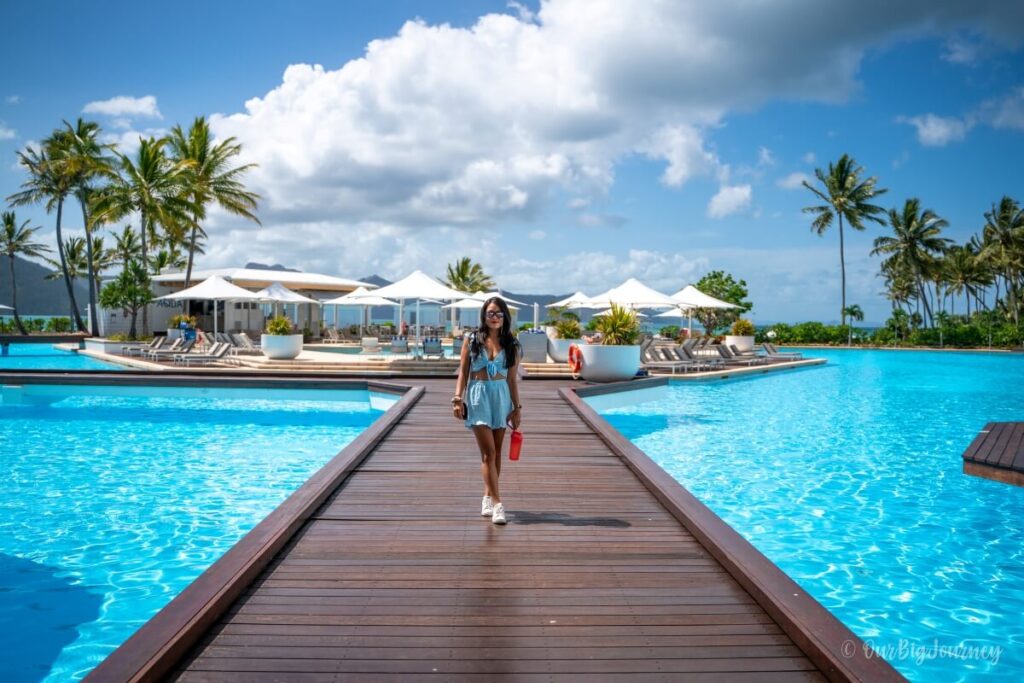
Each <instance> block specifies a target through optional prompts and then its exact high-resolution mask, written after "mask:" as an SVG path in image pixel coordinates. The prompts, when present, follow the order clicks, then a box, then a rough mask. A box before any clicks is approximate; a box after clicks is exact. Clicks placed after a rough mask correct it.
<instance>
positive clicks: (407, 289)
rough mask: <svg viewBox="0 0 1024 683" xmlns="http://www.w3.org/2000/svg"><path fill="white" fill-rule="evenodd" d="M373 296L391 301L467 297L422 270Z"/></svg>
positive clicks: (377, 291) (382, 288)
mask: <svg viewBox="0 0 1024 683" xmlns="http://www.w3.org/2000/svg"><path fill="white" fill-rule="evenodd" d="M373 295H374V296H383V297H389V298H392V299H464V298H465V297H466V296H467V295H466V293H465V292H460V291H458V290H456V289H452V288H451V287H449V286H448V285H445V284H442V283H441V282H439V281H438V280H435V279H434V278H432V277H430V276H429V275H427V274H426V273H424V272H423V271H422V270H417V271H414V272H412V273H410V274H409V275H407V276H405V277H404V278H402V279H401V280H399V281H398V282H392V283H391V284H390V285H386V286H384V287H381V288H380V289H377V290H375V291H374V292H373Z"/></svg>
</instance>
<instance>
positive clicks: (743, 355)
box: [729, 344, 768, 360]
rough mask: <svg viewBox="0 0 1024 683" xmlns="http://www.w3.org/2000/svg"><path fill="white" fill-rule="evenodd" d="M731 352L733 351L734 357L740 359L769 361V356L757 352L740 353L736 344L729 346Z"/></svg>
mask: <svg viewBox="0 0 1024 683" xmlns="http://www.w3.org/2000/svg"><path fill="white" fill-rule="evenodd" d="M729 350H730V351H732V355H734V356H737V357H738V358H761V359H764V360H767V358H768V357H767V356H765V355H762V354H760V353H758V352H756V351H740V350H739V348H737V347H736V345H735V344H729Z"/></svg>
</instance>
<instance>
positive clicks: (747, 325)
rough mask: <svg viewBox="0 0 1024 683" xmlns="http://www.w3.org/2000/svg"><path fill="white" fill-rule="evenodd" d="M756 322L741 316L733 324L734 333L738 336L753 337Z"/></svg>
mask: <svg viewBox="0 0 1024 683" xmlns="http://www.w3.org/2000/svg"><path fill="white" fill-rule="evenodd" d="M754 331H755V328H754V323H752V322H750V321H749V320H747V319H746V318H740V319H739V320H737V321H736V322H734V323H733V324H732V333H733V336H736V337H752V336H753V335H754Z"/></svg>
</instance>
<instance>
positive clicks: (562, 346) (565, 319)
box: [548, 311, 583, 363]
mask: <svg viewBox="0 0 1024 683" xmlns="http://www.w3.org/2000/svg"><path fill="white" fill-rule="evenodd" d="M550 329H551V330H552V332H554V334H553V335H550V336H549V340H548V355H549V356H551V358H552V360H554V361H555V362H556V363H564V362H566V361H567V360H569V347H570V346H572V345H573V344H582V343H583V328H582V327H580V319H579V317H578V316H577V315H576V314H575V313H570V312H569V311H562V313H561V316H560V317H559V319H558V320H556V321H555V324H554V325H552V326H551V328H550Z"/></svg>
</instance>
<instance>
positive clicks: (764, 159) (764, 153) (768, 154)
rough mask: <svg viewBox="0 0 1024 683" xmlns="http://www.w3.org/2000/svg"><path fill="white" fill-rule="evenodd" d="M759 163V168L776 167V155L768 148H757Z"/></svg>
mask: <svg viewBox="0 0 1024 683" xmlns="http://www.w3.org/2000/svg"><path fill="white" fill-rule="evenodd" d="M757 163H758V165H759V166H774V165H775V155H774V154H773V153H772V151H771V150H770V149H768V148H767V147H758V148H757Z"/></svg>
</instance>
